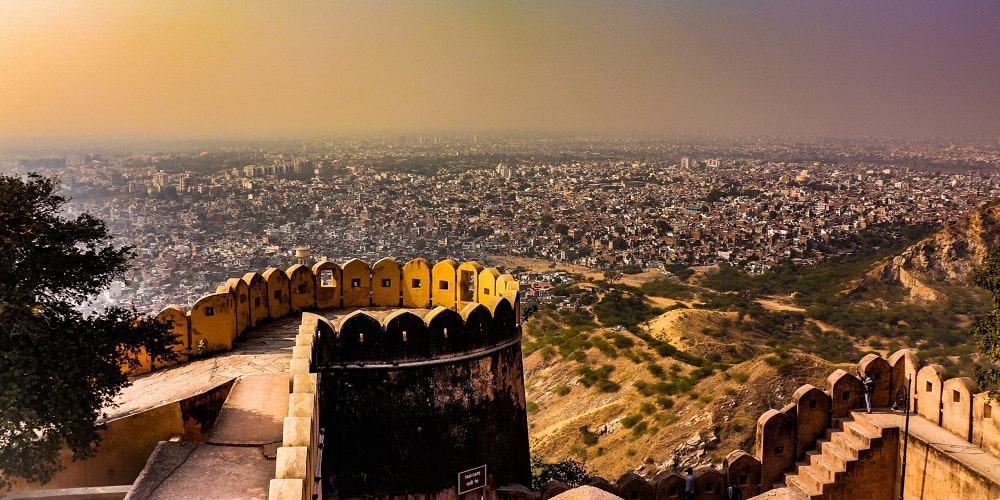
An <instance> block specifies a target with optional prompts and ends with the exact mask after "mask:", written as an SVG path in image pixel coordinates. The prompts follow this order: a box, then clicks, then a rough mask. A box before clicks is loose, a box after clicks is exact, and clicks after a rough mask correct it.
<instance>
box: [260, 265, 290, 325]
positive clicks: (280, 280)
mask: <svg viewBox="0 0 1000 500" xmlns="http://www.w3.org/2000/svg"><path fill="white" fill-rule="evenodd" d="M261 276H262V277H263V278H264V283H266V284H267V311H268V317H270V318H271V319H278V318H284V317H285V316H288V312H289V311H290V310H291V308H290V307H289V304H288V275H286V274H285V272H284V271H282V270H280V269H275V268H273V267H272V268H270V269H267V270H266V271H264V272H263V273H262V274H261Z"/></svg>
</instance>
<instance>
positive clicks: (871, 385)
mask: <svg viewBox="0 0 1000 500" xmlns="http://www.w3.org/2000/svg"><path fill="white" fill-rule="evenodd" d="M860 374H861V372H860V371H859V372H858V375H860ZM873 392H875V380H874V379H872V378H871V377H870V376H868V375H865V379H864V393H865V411H867V412H868V413H871V412H872V393H873Z"/></svg>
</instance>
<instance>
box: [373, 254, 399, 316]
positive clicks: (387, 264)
mask: <svg viewBox="0 0 1000 500" xmlns="http://www.w3.org/2000/svg"><path fill="white" fill-rule="evenodd" d="M402 275H403V271H402V270H401V269H400V268H399V264H397V263H396V261H395V260H393V259H392V258H389V257H386V258H384V259H381V260H379V261H378V262H376V263H375V265H374V266H373V267H372V281H371V283H372V305H373V306H375V307H399V306H400V304H401V302H400V291H401V285H402V284H401V283H400V281H401V280H402Z"/></svg>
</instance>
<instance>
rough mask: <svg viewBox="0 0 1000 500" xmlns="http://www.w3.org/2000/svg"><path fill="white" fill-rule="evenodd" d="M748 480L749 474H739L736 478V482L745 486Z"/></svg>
mask: <svg viewBox="0 0 1000 500" xmlns="http://www.w3.org/2000/svg"><path fill="white" fill-rule="evenodd" d="M749 481H750V476H749V475H747V474H740V475H739V476H738V477H737V479H736V484H737V485H739V486H746V485H747V483H748V482H749Z"/></svg>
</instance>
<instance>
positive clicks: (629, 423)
mask: <svg viewBox="0 0 1000 500" xmlns="http://www.w3.org/2000/svg"><path fill="white" fill-rule="evenodd" d="M644 418H646V417H645V416H644V415H643V414H642V413H633V414H632V415H628V416H625V417H622V420H621V422H622V427H624V428H626V429H631V428H632V427H633V426H634V425H635V424H638V423H639V422H641V421H642V419H644Z"/></svg>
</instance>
